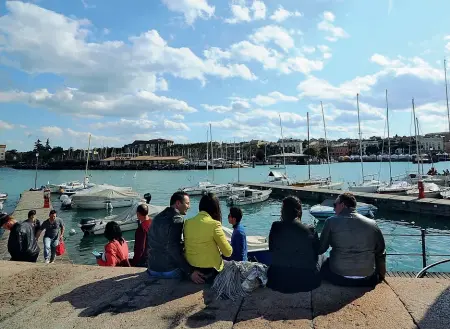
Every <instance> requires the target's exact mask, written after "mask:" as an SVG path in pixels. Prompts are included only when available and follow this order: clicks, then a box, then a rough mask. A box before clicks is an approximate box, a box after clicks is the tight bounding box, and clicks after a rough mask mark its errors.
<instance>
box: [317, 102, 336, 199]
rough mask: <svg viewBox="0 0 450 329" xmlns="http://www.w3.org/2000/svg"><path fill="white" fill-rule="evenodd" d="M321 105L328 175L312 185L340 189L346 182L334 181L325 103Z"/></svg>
mask: <svg viewBox="0 0 450 329" xmlns="http://www.w3.org/2000/svg"><path fill="white" fill-rule="evenodd" d="M320 106H321V108H322V119H323V130H324V133H325V146H326V149H327V165H328V177H326V178H325V180H323V181H321V182H320V183H319V184H314V185H312V186H311V187H312V188H320V189H327V190H340V189H342V185H344V182H333V180H332V178H331V160H330V152H329V150H328V138H327V127H326V123H325V114H324V111H323V103H322V102H320Z"/></svg>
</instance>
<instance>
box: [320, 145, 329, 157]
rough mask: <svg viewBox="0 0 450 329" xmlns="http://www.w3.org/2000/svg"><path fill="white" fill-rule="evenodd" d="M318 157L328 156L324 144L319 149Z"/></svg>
mask: <svg viewBox="0 0 450 329" xmlns="http://www.w3.org/2000/svg"><path fill="white" fill-rule="evenodd" d="M319 158H321V159H327V158H328V156H327V148H326V147H325V146H324V147H322V148H321V149H320V151H319Z"/></svg>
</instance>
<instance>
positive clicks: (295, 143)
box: [277, 138, 303, 154]
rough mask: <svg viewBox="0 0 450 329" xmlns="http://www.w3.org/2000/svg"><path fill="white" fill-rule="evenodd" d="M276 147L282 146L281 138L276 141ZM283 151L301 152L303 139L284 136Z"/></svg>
mask: <svg viewBox="0 0 450 329" xmlns="http://www.w3.org/2000/svg"><path fill="white" fill-rule="evenodd" d="M277 145H278V147H280V148H282V147H283V140H282V139H279V140H278V141H277ZM284 151H285V152H292V153H299V154H303V141H302V140H301V139H295V138H285V139H284Z"/></svg>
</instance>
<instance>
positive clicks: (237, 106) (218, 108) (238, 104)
mask: <svg viewBox="0 0 450 329" xmlns="http://www.w3.org/2000/svg"><path fill="white" fill-rule="evenodd" d="M202 107H203V108H204V109H205V110H206V111H209V112H217V113H227V112H232V111H234V112H237V111H245V110H247V109H249V108H250V104H249V103H248V101H247V100H245V99H234V100H232V101H231V103H230V105H229V106H224V105H208V104H202Z"/></svg>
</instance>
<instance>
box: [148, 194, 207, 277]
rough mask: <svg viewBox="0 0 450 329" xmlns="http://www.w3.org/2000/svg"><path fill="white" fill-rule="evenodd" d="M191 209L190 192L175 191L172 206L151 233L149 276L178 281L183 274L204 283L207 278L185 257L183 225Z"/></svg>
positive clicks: (171, 200)
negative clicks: (193, 267)
mask: <svg viewBox="0 0 450 329" xmlns="http://www.w3.org/2000/svg"><path fill="white" fill-rule="evenodd" d="M189 207H190V200H189V195H188V194H187V193H186V192H175V193H174V194H173V195H172V197H171V198H170V207H167V208H166V209H164V210H163V211H162V212H160V213H159V214H158V215H156V216H155V218H153V221H152V225H151V226H150V230H149V231H148V236H147V249H148V255H149V257H148V270H147V272H148V274H149V275H150V276H151V277H155V278H166V279H177V278H181V277H182V276H183V275H185V276H187V277H189V278H190V279H191V280H192V281H193V282H194V283H198V284H201V283H204V280H203V276H202V274H201V273H200V272H199V271H195V270H193V269H192V267H191V266H190V265H189V263H188V262H187V261H186V259H185V258H184V252H183V239H182V237H183V226H184V218H183V216H185V215H186V213H187V211H188V210H189Z"/></svg>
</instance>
